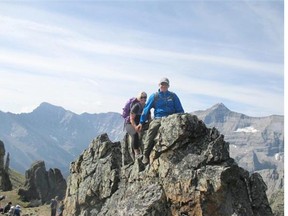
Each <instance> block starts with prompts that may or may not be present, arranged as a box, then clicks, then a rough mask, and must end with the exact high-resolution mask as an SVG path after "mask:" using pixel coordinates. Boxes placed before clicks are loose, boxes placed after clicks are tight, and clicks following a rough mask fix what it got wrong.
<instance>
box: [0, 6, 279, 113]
mask: <svg viewBox="0 0 288 216" xmlns="http://www.w3.org/2000/svg"><path fill="white" fill-rule="evenodd" d="M64 3H65V2H64ZM64 3H63V4H64ZM55 4H56V5H57V4H58V3H56V2H55ZM151 4H152V3H150V4H147V3H143V4H141V7H137V8H136V6H135V5H133V4H132V5H130V4H126V3H125V4H120V9H121V8H122V9H121V10H120V9H119V8H117V7H115V6H112V5H107V4H104V3H103V4H100V3H99V4H91V5H87V4H85V3H83V4H80V3H79V4H77V5H78V6H79V7H77V9H76V8H74V10H75V13H73V14H71V13H68V12H67V11H66V10H65V9H64V8H57V10H54V11H53V10H51V9H49V7H45V4H44V6H43V5H42V6H39V5H38V6H35V5H37V4H31V5H32V6H31V7H29V6H27V5H25V6H24V7H23V8H22V7H20V6H19V7H15V10H14V8H13V10H12V7H8V6H7V5H6V8H5V7H4V9H2V12H3V13H2V15H0V23H1V28H0V45H1V51H0V66H1V69H0V74H1V77H5V78H4V79H1V80H0V92H2V94H3V92H5V95H9V97H11V98H13V97H14V98H15V97H18V96H19V95H22V99H20V100H19V104H20V101H21V102H23V103H25V102H24V100H26V101H29V104H32V100H31V99H29V97H31V95H33V94H35V97H34V98H37V101H39V103H41V102H42V101H41V100H44V101H47V100H49V101H53V102H55V103H57V104H58V105H62V104H61V103H62V102H63V101H65V106H66V107H67V108H69V107H71V110H74V111H76V110H77V112H81V111H82V110H83V111H84V107H85V108H87V111H91V112H93V110H94V112H98V111H101V112H104V111H105V110H106V111H110V110H120V109H121V106H122V103H121V102H122V101H125V100H126V99H127V97H129V96H130V95H131V94H133V93H134V92H136V93H137V92H138V91H139V89H141V90H145V91H147V92H148V93H149V92H150V93H152V92H154V91H155V90H156V89H157V84H158V80H159V79H160V78H161V77H162V76H168V77H169V78H170V80H171V81H172V83H173V84H172V86H171V87H172V89H173V90H175V91H176V92H179V93H178V94H180V95H181V96H183V98H185V99H183V100H186V101H188V100H189V97H195V98H196V99H199V101H201V100H202V99H201V97H203V98H206V100H208V98H209V99H211V98H214V99H213V101H214V100H224V101H221V102H224V103H225V101H226V102H231V103H234V104H240V103H241V104H242V106H245V107H249V106H253V107H257V106H258V107H260V108H261V109H262V107H265V109H266V108H267V109H270V110H274V111H275V110H276V108H273V106H275V107H279V108H277V112H280V113H281V112H283V97H284V96H283V86H284V84H283V77H284V64H283V62H282V59H281V57H282V54H283V53H282V52H281V49H280V48H275V49H271V51H273V52H270V48H271V47H276V46H278V47H281V46H282V42H281V40H282V39H281V38H280V41H278V42H277V40H275V37H276V36H275V37H273V35H271V32H270V30H269V29H267V28H268V27H269V26H271V25H275V28H277V29H278V30H277V32H278V33H277V34H281V29H280V28H279V26H281V25H282V24H281V20H280V21H279V16H277V14H276V13H275V11H276V10H273V9H269V7H264V6H261V9H258V8H257V7H252V6H251V8H252V9H251V10H254V11H253V13H255V14H257V16H259V18H261V17H263V16H264V15H265V14H267V13H269V12H272V13H269V17H268V18H265V19H263V20H262V19H259V21H258V22H259V23H260V25H261V29H262V28H263V31H262V30H261V31H260V33H265V34H261V35H259V34H258V32H257V31H258V28H257V31H252V30H253V27H254V26H257V27H259V26H258V24H257V20H256V22H255V20H254V19H251V23H252V24H250V22H248V23H246V22H243V21H242V18H241V19H240V18H239V17H238V16H235V17H234V16H231V15H233V13H235V14H242V15H243V14H244V12H245V13H246V16H244V20H250V18H253V17H255V14H254V15H253V13H251V12H250V10H248V9H249V8H245V7H244V6H243V5H244V4H242V3H241V4H240V3H239V2H238V3H237V5H238V6H241V7H238V6H237V7H236V6H232V4H231V5H229V4H226V3H225V4H223V5H222V4H220V5H218V3H217V7H216V8H215V7H212V6H213V5H212V6H211V5H210V4H196V5H194V4H193V5H192V4H190V3H185V7H184V6H183V5H180V4H171V3H168V4H166V3H165V4H163V5H165V7H164V8H163V10H160V11H159V10H158V9H156V8H154V9H151V8H150V6H151ZM125 5H126V6H129V7H126V6H125ZM172 5H174V6H176V7H171V6H172ZM261 5H262V4H261ZM54 6H55V5H54ZM74 6H75V5H74V4H72V5H69V7H72V8H73V7H74ZM88 6H90V7H91V8H88ZM142 6H143V7H145V8H146V7H147V10H143V8H142ZM192 6H193V7H192ZM214 6H215V4H214ZM223 8H230V9H231V11H229V10H228V11H227V12H225V13H224V12H223ZM96 9H97V10H96ZM100 9H101V10H100ZM0 10H1V9H0ZM95 10H96V11H98V12H97V13H95ZM244 10H245V11H244ZM12 11H14V12H13V13H11V12H12ZM83 11H85V13H82V12H83ZM112 12H114V14H113V13H112ZM139 13H141V14H142V15H143V16H144V18H142V16H140V15H139ZM32 14H33V15H35V16H34V17H33V16H32ZM137 14H138V15H139V16H136V15H137ZM265 16H266V15H265ZM227 17H230V19H227ZM275 17H276V18H275ZM280 17H281V16H280ZM96 18H97V19H96ZM146 18H147V19H146ZM150 21H154V22H153V24H152V23H151V22H150ZM139 23H141V24H143V25H139ZM267 23H268V24H267ZM233 24H234V25H235V27H233ZM236 24H237V25H236ZM238 24H239V25H240V24H242V25H243V26H244V27H245V29H239V26H238ZM232 27H233V28H232ZM246 27H249V28H247V29H246ZM259 28H260V27H259ZM244 30H245V31H244ZM248 30H249V32H247V35H249V36H247V35H246V31H248ZM248 33H249V34H248ZM252 33H255V35H253V37H255V38H256V39H253V40H248V39H249V37H251V34H252ZM267 35H268V36H267ZM260 40H263V41H260ZM253 43H254V44H255V45H254V44H253ZM251 44H253V45H251ZM275 44H276V45H275ZM263 53H264V55H262V54H263ZM267 53H269V55H268V54H267ZM279 56H280V58H279ZM8 83H9V85H8ZM27 83H30V85H29V84H27ZM31 83H33V85H31ZM43 83H45V84H47V85H48V86H49V87H47V86H45V85H43ZM51 86H53V89H52V90H51ZM64 87H65V88H64ZM49 88H50V90H49ZM36 89H40V90H36ZM67 89H69V90H70V92H69V90H67ZM71 89H72V90H71ZM19 91H20V92H21V94H19ZM115 91H116V92H117V94H115ZM16 92H18V96H17V93H16ZM33 92H34V93H33ZM35 92H37V94H36V93H35ZM69 94H70V95H73V99H70V98H69ZM3 95H4V94H3ZM4 97H5V98H6V100H8V98H9V97H8V96H4ZM25 97H27V98H26V99H24V98H25ZM91 98H93V100H92V101H91ZM96 98H97V99H96ZM107 98H109V100H108V101H107ZM49 101H48V102H49ZM75 101H77V102H75ZM89 102H90V104H93V107H92V106H90V107H89ZM5 103H7V102H5V100H4V99H3V100H2V101H1V104H5ZM197 103H198V105H199V106H200V105H201V103H202V102H196V104H197ZM29 104H28V105H26V106H28V107H30V105H29ZM33 104H35V103H33ZM80 104H81V106H80ZM185 104H187V107H188V108H190V107H191V106H192V105H191V104H192V103H190V102H185ZM17 105H18V104H17ZM205 105H206V104H205ZM9 106H10V105H9ZM11 106H12V105H11ZM63 106H64V105H63ZM23 107H24V106H23ZM76 107H77V108H76ZM79 107H80V108H79ZM193 108H194V107H193ZM206 108H207V107H206ZM0 109H1V107H0ZM88 109H89V110H88ZM239 109H240V108H239Z"/></svg>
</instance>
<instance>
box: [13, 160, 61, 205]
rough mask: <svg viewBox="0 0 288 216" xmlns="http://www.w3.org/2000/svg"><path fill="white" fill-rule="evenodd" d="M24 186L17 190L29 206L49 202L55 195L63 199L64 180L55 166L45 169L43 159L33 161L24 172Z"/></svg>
mask: <svg viewBox="0 0 288 216" xmlns="http://www.w3.org/2000/svg"><path fill="white" fill-rule="evenodd" d="M25 178H26V181H25V186H24V187H23V188H20V189H19V190H18V194H19V195H20V197H21V199H22V200H23V201H26V202H28V201H29V202H30V206H34V205H36V206H37V205H39V204H43V203H46V202H49V201H50V200H51V199H52V198H54V197H55V196H58V197H59V199H60V200H61V199H63V198H64V195H65V191H66V187H67V184H66V180H65V179H64V178H63V176H62V174H61V171H60V170H59V169H57V168H54V169H49V170H48V171H46V167H45V163H44V161H35V162H34V163H33V164H32V165H31V168H30V169H28V170H27V171H26V173H25Z"/></svg>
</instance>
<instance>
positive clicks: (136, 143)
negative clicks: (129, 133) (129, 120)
mask: <svg viewBox="0 0 288 216" xmlns="http://www.w3.org/2000/svg"><path fill="white" fill-rule="evenodd" d="M132 147H133V150H134V154H135V156H137V155H139V154H140V149H139V147H140V139H139V134H138V133H135V134H134V143H133V146H132Z"/></svg>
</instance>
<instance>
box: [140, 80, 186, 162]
mask: <svg viewBox="0 0 288 216" xmlns="http://www.w3.org/2000/svg"><path fill="white" fill-rule="evenodd" d="M168 88H169V79H168V78H165V77H164V78H162V79H161V80H160V82H159V90H158V92H156V93H154V94H152V95H151V96H150V97H149V99H148V101H147V103H146V105H145V107H144V110H143V113H142V115H141V117H140V124H139V125H138V128H137V129H138V131H140V130H141V129H142V125H143V124H144V123H145V122H146V120H147V118H148V114H149V112H150V109H151V108H154V119H153V121H152V122H151V123H150V125H149V129H148V132H147V136H146V140H145V143H144V151H143V160H142V162H143V163H144V164H147V163H149V155H150V152H151V151H152V149H153V147H154V144H155V143H154V138H155V137H156V135H157V132H158V129H159V127H160V126H161V119H162V118H165V117H167V116H169V115H171V114H174V113H184V110H183V107H182V105H181V102H180V100H179V98H178V96H177V95H176V94H175V93H173V92H170V91H168Z"/></svg>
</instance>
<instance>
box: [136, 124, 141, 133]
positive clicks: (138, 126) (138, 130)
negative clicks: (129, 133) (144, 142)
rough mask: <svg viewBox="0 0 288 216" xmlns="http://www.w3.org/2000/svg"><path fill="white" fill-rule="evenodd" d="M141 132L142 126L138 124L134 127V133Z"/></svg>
mask: <svg viewBox="0 0 288 216" xmlns="http://www.w3.org/2000/svg"><path fill="white" fill-rule="evenodd" d="M141 130H142V124H138V125H137V127H136V131H137V132H140V131H141Z"/></svg>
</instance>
